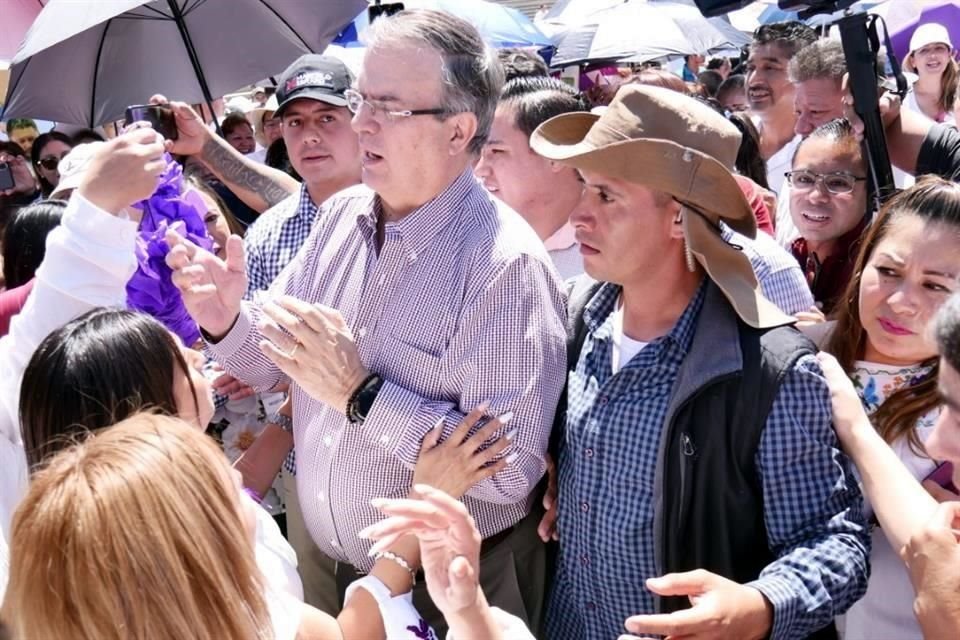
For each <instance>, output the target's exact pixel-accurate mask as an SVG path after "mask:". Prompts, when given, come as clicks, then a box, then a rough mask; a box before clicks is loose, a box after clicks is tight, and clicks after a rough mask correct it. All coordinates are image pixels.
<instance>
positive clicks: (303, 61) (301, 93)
mask: <svg viewBox="0 0 960 640" xmlns="http://www.w3.org/2000/svg"><path fill="white" fill-rule="evenodd" d="M353 79H354V78H353V74H352V73H350V70H349V69H347V66H346V65H345V64H343V62H341V61H340V60H338V59H336V58H333V57H331V56H323V55H318V54H315V53H308V54H307V55H303V56H300V57H299V58H297V59H296V60H295V61H294V63H293V64H291V65H290V66H289V67H287V69H286V70H285V71H284V72H283V75H281V76H280V83H279V85H278V86H277V103H278V105H279V107H278V108H277V112H276V115H277V116H281V115H282V114H283V109H284V107H285V106H286V105H288V104H290V102H292V101H294V100H296V99H298V98H311V99H313V100H319V101H321V102H326V103H328V104H332V105H334V106H337V107H345V106H347V99H346V98H344V96H343V93H344V91H346V90H347V89H349V88H350V86H351V85H352V84H353Z"/></svg>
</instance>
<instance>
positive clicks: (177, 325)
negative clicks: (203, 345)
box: [127, 154, 213, 347]
mask: <svg viewBox="0 0 960 640" xmlns="http://www.w3.org/2000/svg"><path fill="white" fill-rule="evenodd" d="M164 158H165V160H166V161H167V168H166V169H165V170H164V172H163V174H162V175H161V176H160V177H159V178H158V184H157V189H156V191H154V192H153V195H152V196H150V197H149V198H148V199H146V200H142V201H140V202H138V203H136V204H134V205H133V206H134V207H135V208H137V209H140V210H141V211H143V218H142V219H141V220H140V226H139V228H138V231H137V244H136V249H135V252H136V256H137V271H136V272H135V273H134V274H133V277H132V278H130V280H129V282H127V306H128V307H129V308H130V309H134V310H136V311H142V312H144V313H148V314H150V315H151V316H153V317H154V318H156V319H157V320H159V321H160V322H162V323H163V324H164V326H166V327H167V328H168V329H170V331H172V332H173V333H175V334H177V335H178V336H179V337H180V339H181V340H183V343H184V344H185V345H187V346H188V347H189V346H191V345H193V344H194V343H195V342H196V341H197V340H199V339H200V330H199V328H198V327H197V323H196V322H194V321H193V318H191V317H190V314H189V313H187V308H186V307H185V306H184V304H183V298H182V297H181V296H180V291H179V290H178V289H177V287H176V286H175V285H174V284H173V279H172V275H173V271H172V270H171V269H170V267H168V266H167V263H166V257H167V253H169V252H170V248H169V247H168V246H167V243H166V241H165V240H164V236H165V235H166V233H167V229H174V230H176V231H177V232H178V233H179V234H180V235H182V236H184V237H185V238H187V239H188V240H189V241H190V242H192V243H194V244H195V245H197V246H198V247H200V248H202V249H205V250H207V251H209V250H210V248H211V247H212V246H213V240H211V239H210V238H209V237H208V236H207V227H206V224H205V223H204V221H203V215H204V214H203V213H201V209H204V208H205V207H204V206H203V201H202V200H200V199H199V198H197V197H196V196H195V195H194V192H192V191H189V192H187V194H184V193H183V170H182V169H181V167H180V165H179V164H178V163H177V162H175V161H174V160H173V158H172V157H171V156H170V154H164Z"/></svg>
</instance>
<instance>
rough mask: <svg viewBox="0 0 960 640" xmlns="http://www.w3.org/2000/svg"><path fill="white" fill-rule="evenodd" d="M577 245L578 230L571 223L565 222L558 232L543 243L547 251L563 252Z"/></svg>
mask: <svg viewBox="0 0 960 640" xmlns="http://www.w3.org/2000/svg"><path fill="white" fill-rule="evenodd" d="M576 244H577V237H576V230H575V229H574V228H573V225H571V224H570V223H569V222H565V223H564V225H563V226H562V227H560V228H559V229H557V232H556V233H554V234H553V235H552V236H550V237H549V238H547V239H546V240H544V241H543V245H544V246H545V247H546V248H547V251H562V250H564V249H569V248H570V247H572V246H575V245H576Z"/></svg>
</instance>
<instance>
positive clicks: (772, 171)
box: [766, 136, 801, 223]
mask: <svg viewBox="0 0 960 640" xmlns="http://www.w3.org/2000/svg"><path fill="white" fill-rule="evenodd" d="M800 140H801V138H800V136H794V138H793V140H791V141H790V142H788V143H787V144H785V145H783V146H782V147H780V150H779V151H777V152H776V153H775V154H773V155H772V156H770V158H768V159H767V163H766V164H767V184H769V185H770V190H771V191H773V192H774V193H776V194H777V198H780V196H781V193H782V192H783V188H784V186H786V181H787V178H786V176H785V175H784V174H785V173H786V172H787V171H790V167H791V164H792V163H793V154H794V152H795V151H796V150H797V145H798V144H800ZM777 222H778V223H779V220H778V221H777Z"/></svg>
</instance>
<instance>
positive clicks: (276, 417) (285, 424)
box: [270, 413, 293, 433]
mask: <svg viewBox="0 0 960 640" xmlns="http://www.w3.org/2000/svg"><path fill="white" fill-rule="evenodd" d="M270 423H271V424H275V425H277V426H278V427H280V428H281V429H283V430H284V431H286V432H287V433H293V418H291V417H290V416H285V415H283V414H282V413H275V414H273V417H272V418H270Z"/></svg>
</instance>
